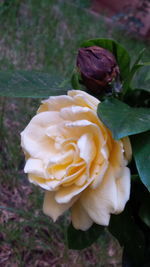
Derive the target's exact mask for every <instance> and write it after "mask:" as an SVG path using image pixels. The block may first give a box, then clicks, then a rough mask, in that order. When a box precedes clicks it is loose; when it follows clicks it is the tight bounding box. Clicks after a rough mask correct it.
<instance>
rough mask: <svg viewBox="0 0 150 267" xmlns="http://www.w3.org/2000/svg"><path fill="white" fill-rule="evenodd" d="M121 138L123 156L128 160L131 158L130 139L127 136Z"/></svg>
mask: <svg viewBox="0 0 150 267" xmlns="http://www.w3.org/2000/svg"><path fill="white" fill-rule="evenodd" d="M121 140H122V142H123V147H124V154H125V157H126V159H127V160H128V161H130V160H131V158H132V147H131V143H130V139H129V137H128V136H127V137H124V138H122V139H121Z"/></svg>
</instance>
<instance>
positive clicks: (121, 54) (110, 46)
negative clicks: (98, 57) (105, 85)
mask: <svg viewBox="0 0 150 267" xmlns="http://www.w3.org/2000/svg"><path fill="white" fill-rule="evenodd" d="M94 45H96V46H101V47H103V48H105V49H107V50H109V51H110V52H112V54H113V55H114V56H115V58H116V60H117V63H118V65H119V68H120V74H121V78H122V80H126V78H127V77H128V74H129V71H130V56H129V54H128V52H127V50H126V49H125V48H124V47H123V46H121V45H120V44H118V43H117V42H115V41H114V40H110V39H93V40H88V41H85V42H83V43H82V44H81V47H89V46H94Z"/></svg>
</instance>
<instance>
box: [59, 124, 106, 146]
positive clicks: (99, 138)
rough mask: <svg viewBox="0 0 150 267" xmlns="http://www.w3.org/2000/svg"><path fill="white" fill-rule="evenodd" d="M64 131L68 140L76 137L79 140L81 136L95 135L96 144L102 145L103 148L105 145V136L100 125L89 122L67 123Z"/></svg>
mask: <svg viewBox="0 0 150 267" xmlns="http://www.w3.org/2000/svg"><path fill="white" fill-rule="evenodd" d="M63 131H64V135H65V136H66V138H70V137H74V136H75V137H76V138H77V139H79V138H80V137H81V135H84V134H87V133H90V134H93V138H95V139H96V140H95V142H96V143H97V145H99V144H101V145H102V146H103V145H104V144H105V139H104V136H103V135H102V131H101V130H100V128H99V127H98V125H96V124H95V123H92V122H90V121H88V120H79V121H78V120H77V121H73V122H65V123H64V127H63Z"/></svg>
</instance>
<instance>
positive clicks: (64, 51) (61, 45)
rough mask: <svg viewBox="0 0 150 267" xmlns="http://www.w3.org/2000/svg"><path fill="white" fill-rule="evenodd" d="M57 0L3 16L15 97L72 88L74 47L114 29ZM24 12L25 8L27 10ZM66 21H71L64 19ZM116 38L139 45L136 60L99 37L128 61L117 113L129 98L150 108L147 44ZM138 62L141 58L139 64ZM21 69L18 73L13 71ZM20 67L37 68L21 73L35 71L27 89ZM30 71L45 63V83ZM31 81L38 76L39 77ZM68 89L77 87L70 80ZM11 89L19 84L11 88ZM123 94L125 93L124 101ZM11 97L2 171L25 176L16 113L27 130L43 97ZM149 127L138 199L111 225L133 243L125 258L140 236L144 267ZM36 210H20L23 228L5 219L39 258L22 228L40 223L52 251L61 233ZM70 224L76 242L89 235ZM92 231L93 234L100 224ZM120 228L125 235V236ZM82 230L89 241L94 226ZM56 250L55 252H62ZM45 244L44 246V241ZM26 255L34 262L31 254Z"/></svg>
mask: <svg viewBox="0 0 150 267" xmlns="http://www.w3.org/2000/svg"><path fill="white" fill-rule="evenodd" d="M13 2H15V1H13ZM29 2H30V3H29ZM52 2H55V3H53V4H55V6H54V5H53V4H52V7H50V6H49V1H28V4H24V6H23V8H19V9H18V6H17V12H16V6H15V12H14V13H13V17H11V10H13V6H11V8H9V16H6V17H5V14H6V13H5V12H3V14H4V16H3V20H4V21H5V23H4V24H3V25H4V32H5V33H3V36H4V39H3V43H4V45H3V47H4V48H5V46H6V47H7V51H10V56H8V53H6V52H5V49H3V50H2V53H1V58H0V59H1V62H0V63H1V68H2V69H4V70H5V69H6V68H8V69H9V71H8V72H7V71H6V72H5V71H3V72H1V79H0V80H1V88H0V90H1V95H2V96H4V95H5V96H6V95H7V96H10V97H12V96H14V97H16V96H21V97H33V98H37V97H46V96H48V95H50V94H54V90H55V89H56V88H55V87H54V84H55V82H56V84H57V88H58V86H59V85H61V86H60V87H59V88H60V90H58V91H57V92H56V91H55V94H57V93H58V94H60V93H63V88H66V87H67V86H65V83H67V81H65V79H64V78H63V77H68V76H69V75H68V74H69V73H70V72H71V70H72V68H73V58H74V55H75V52H73V51H76V48H77V47H78V46H79V43H81V40H83V39H85V38H96V36H104V37H105V36H107V34H106V33H105V32H108V31H107V30H106V27H105V26H104V24H103V23H102V21H101V20H97V19H96V18H94V17H92V16H91V15H90V14H88V13H84V12H83V9H80V7H77V8H74V7H70V6H68V5H67V4H66V3H63V1H61V3H59V8H58V9H57V8H56V1H52ZM52 2H51V3H52ZM59 2H60V1H59ZM77 2H78V3H79V1H76V3H77ZM84 2H85V1H84ZM16 3H17V1H16ZM78 3H77V4H78ZM79 6H80V4H79ZM57 7H58V6H57ZM22 10H23V11H24V12H22ZM28 10H29V11H28ZM26 12H27V13H26ZM42 13H43V14H44V16H43V17H42V16H41V14H42ZM73 13H74V14H75V15H74V16H72V14H73ZM22 17H23V19H22ZM50 17H51V19H50ZM78 18H80V19H78ZM62 21H63V22H64V23H62ZM17 25H20V26H18V27H17ZM37 25H38V27H37ZM66 25H67V26H66ZM87 28H88V31H87ZM61 32H62V33H64V35H63V34H62V35H63V37H61V35H60V33H61ZM116 36H117V37H116ZM111 37H116V38H115V39H117V40H118V41H119V42H120V43H125V45H126V47H129V48H130V51H133V55H132V58H131V59H130V56H129V55H128V52H127V51H126V49H124V48H123V47H122V45H121V46H120V45H119V44H118V43H117V42H115V41H113V40H106V39H105V41H106V43H104V41H103V40H104V39H103V40H99V41H97V42H99V44H101V45H102V43H103V46H105V45H106V44H107V47H106V48H107V49H108V46H109V49H110V51H112V52H113V53H114V54H115V55H116V57H117V59H118V64H119V65H120V67H121V69H122V71H121V77H122V85H123V88H124V89H123V91H122V93H121V94H119V95H117V96H116V95H113V99H114V97H115V101H119V102H120V105H121V106H120V112H119V111H118V109H117V108H118V105H117V106H116V109H115V105H114V114H117V116H118V115H120V113H121V111H122V105H125V104H124V103H123V102H126V104H127V105H129V106H130V111H131V113H132V111H133V110H134V111H135V108H138V107H141V108H143V107H144V108H145V109H146V110H147V109H148V108H149V103H150V102H148V98H149V87H142V86H143V81H142V80H141V81H140V85H139V79H146V77H147V81H149V69H148V67H144V68H143V75H140V74H139V73H140V72H139V71H141V72H142V69H141V70H140V67H141V66H143V64H141V62H140V61H141V58H140V57H138V59H137V60H136V59H135V58H134V57H135V55H136V54H137V51H139V50H140V49H141V48H142V47H143V44H141V43H140V42H138V43H137V41H136V40H132V39H131V40H130V41H129V39H128V38H126V36H125V37H124V36H123V35H122V33H118V35H117V33H112V35H111ZM22 40H23V42H22ZM94 41H95V39H94ZM88 42H89V41H88ZM88 42H87V43H88ZM97 45H98V43H97ZM144 46H145V45H144ZM120 49H121V51H123V52H122V53H121V52H119V51H120ZM24 51H26V52H24ZM16 54H17V57H16ZM124 54H126V57H125V58H124V60H121V59H122V58H123V57H122V56H123V55H124ZM121 55H122V56H121ZM133 58H134V60H133ZM16 61H17V62H16ZM124 61H125V62H124ZM133 61H134V62H135V63H134V64H133V65H131V64H132V62H133ZM39 62H40V63H39ZM123 64H126V65H123ZM14 69H15V71H13V70H14ZM16 69H28V70H29V71H28V72H26V71H24V72H21V73H22V74H21V79H24V78H25V79H26V75H28V77H30V79H28V80H27V83H26V84H25V86H24V87H23V84H22V82H21V80H19V81H18V83H17V85H16V87H15V83H14V80H11V79H10V77H13V75H18V73H19V72H20V71H18V72H17V71H16ZM30 69H37V70H38V69H40V70H41V69H42V72H40V83H37V80H36V76H35V72H34V73H32V72H31V71H30ZM131 70H132V71H131ZM137 70H138V72H137V73H138V75H137V76H136V73H135V71H137ZM145 70H146V71H145ZM147 70H148V71H147ZM45 72H46V73H50V74H51V75H50V74H45ZM54 73H55V75H56V73H58V75H57V78H56V79H55V78H54V75H53V74H54ZM59 73H60V75H59ZM125 73H130V75H129V76H128V77H127V75H125ZM24 75H25V76H24ZM38 75H39V74H38ZM45 75H46V76H45ZM47 75H48V76H47ZM145 76H146V77H145ZM15 77H16V76H15ZM45 77H46V82H47V85H48V84H49V88H47V86H42V83H43V81H45ZM8 78H9V83H8ZM5 79H6V80H5ZM54 79H55V81H54ZM31 80H32V81H33V82H31ZM59 80H60V82H59ZM79 80H80V77H76V82H77V84H78V85H80V84H79ZM135 80H136V81H137V83H138V86H136V87H135V86H134V81H135ZM2 81H3V84H2ZM12 81H13V82H12ZM62 81H65V82H64V83H62ZM144 83H145V80H144ZM8 84H9V86H8ZM2 85H3V86H2ZM52 85H53V87H52ZM68 87H69V88H71V85H68ZM72 87H73V88H74V84H72ZM140 87H141V88H140ZM10 88H11V90H9V89H10ZM137 88H138V89H137ZM84 89H85V88H84ZM143 89H144V90H143ZM7 90H8V91H7ZM37 90H38V92H37ZM39 90H40V91H39ZM51 90H53V91H51ZM61 90H62V91H61ZM116 97H117V98H118V99H116ZM3 100H5V99H4V98H2V102H5V104H4V103H3V104H2V105H1V107H4V106H5V108H3V111H4V112H2V114H3V115H4V116H1V117H4V119H5V124H3V123H1V127H2V124H3V129H2V128H1V133H0V134H1V144H0V151H1V150H2V148H3V151H2V153H1V156H3V157H4V158H5V160H3V163H4V165H5V166H3V168H2V170H1V172H3V171H4V170H5V169H15V170H17V171H19V173H20V176H21V177H22V173H21V171H22V168H23V157H22V156H21V157H20V154H19V153H18V152H17V151H16V150H19V141H17V142H16V128H15V127H16V125H12V124H11V123H10V122H11V121H12V118H13V115H14V116H17V118H16V122H18V121H19V120H20V121H22V117H23V120H24V121H23V122H22V124H21V125H20V126H19V130H17V133H18V135H19V131H20V130H21V128H23V127H24V125H25V124H26V122H27V121H28V120H29V118H30V117H31V116H32V114H33V111H34V108H35V105H37V102H35V101H34V100H33V99H32V100H30V99H24V100H22V99H17V100H16V99H13V103H14V106H15V107H14V106H12V105H10V103H8V102H7V100H5V101H3ZM102 100H103V99H102ZM23 101H24V102H23ZM111 101H112V98H109V97H107V99H106V100H105V101H104V102H103V105H104V106H105V105H106V106H107V104H108V103H110V104H111ZM112 102H113V101H112ZM18 105H20V106H19V108H20V115H16V114H17V111H16V110H17V109H18ZM127 105H126V108H127V109H128V108H129V106H127ZM104 106H103V107H104ZM106 106H105V111H104V113H103V115H102V114H101V111H98V114H100V116H101V119H103V120H106V119H110V113H109V110H108V109H107V108H106ZM15 109H16V110H15ZM142 110H143V109H142ZM6 112H7V115H6V114H5V113H6ZM115 112H116V113H115ZM18 114H19V112H18ZM22 114H24V115H22ZM136 115H137V114H136ZM6 116H7V117H9V123H8V118H7V117H6ZM18 116H20V117H18ZM142 119H143V118H142ZM132 121H133V120H132ZM111 122H112V129H115V127H116V123H117V122H116V120H115V116H114V117H113V119H112V118H111ZM141 123H142V120H141ZM8 124H10V125H8ZM131 126H132V127H133V126H134V125H132V123H131V120H129V124H128V126H125V125H124V127H123V128H122V130H123V131H126V129H128V127H131ZM144 127H146V128H145V129H144V130H142V131H144V132H143V133H140V134H138V133H139V132H136V135H135V132H133V135H132V139H131V141H132V145H133V150H134V158H135V161H136V166H137V167H136V166H135V164H134V159H133V160H132V162H131V166H132V167H131V170H132V172H133V174H135V175H136V177H137V178H136V179H135V182H134V179H133V182H132V189H133V190H132V194H131V195H132V197H131V200H130V201H129V205H128V206H127V210H125V211H124V212H125V213H122V214H121V215H117V216H115V217H114V216H112V220H111V224H110V228H109V231H110V232H111V233H112V234H114V236H116V238H118V240H119V242H120V244H121V245H122V246H125V250H124V251H125V253H124V258H126V256H127V257H129V258H130V259H131V258H132V255H133V254H134V253H135V251H133V248H132V247H131V246H129V249H128V244H129V242H130V241H131V237H130V235H132V241H134V240H135V244H133V243H134V242H133V243H132V242H131V243H130V245H131V244H133V247H134V246H135V247H136V248H137V249H138V250H136V251H137V259H138V255H139V260H138V261H139V265H140V266H142V264H143V263H140V260H141V261H142V257H143V256H141V255H142V253H143V250H144V254H146V250H147V251H148V242H149V228H148V227H149V225H150V224H149V193H148V190H147V189H146V187H145V186H144V185H143V184H142V183H141V182H140V181H142V182H143V183H144V184H145V185H146V186H147V187H148V188H149V177H148V171H149V165H148V160H149V158H147V155H148V153H149V152H148V151H149V150H148V149H149V143H148V141H149V140H148V139H149V138H148V135H147V134H148V133H149V132H147V130H148V129H149V125H148V123H147V124H145V123H144ZM13 133H14V136H13V139H12V135H13ZM119 133H120V132H119ZM128 134H129V132H126V135H128ZM141 140H142V141H141ZM141 142H142V143H141ZM2 145H3V146H2ZM140 153H143V154H144V161H143V155H142V154H141V155H140ZM147 159H148V160H147ZM0 163H1V162H0ZM146 163H147V164H146ZM143 164H144V166H146V169H145V168H143ZM137 173H139V176H137ZM20 176H19V177H20ZM1 177H2V175H1ZM6 177H7V179H8V182H9V183H10V184H11V183H12V180H13V181H14V180H15V179H17V178H16V177H17V175H16V173H13V175H12V176H11V177H10V178H9V175H6V173H5V176H4V178H3V181H5V182H4V183H6ZM23 184H24V181H23ZM23 190H24V189H23ZM8 191H9V189H8ZM22 192H23V191H22ZM38 194H39V192H36V193H35V194H34V196H35V198H37V197H36V195H38ZM35 203H37V199H35ZM135 203H136V205H135ZM9 204H10V203H7V205H8V206H9ZM32 206H34V205H33V202H32V203H31V206H30V207H27V209H28V208H29V209H30V208H31V207H32ZM128 207H129V221H128V219H127V218H128V215H127V213H128ZM17 209H18V208H16V210H15V212H16V213H17ZM38 209H39V207H36V210H35V216H37V214H38V213H36V212H37V211H38ZM40 209H41V207H40ZM32 214H33V213H32ZM32 214H30V215H29V216H27V217H26V215H27V214H26V213H24V214H23V213H22V215H21V214H20V216H22V217H23V218H25V219H23V220H25V223H24V221H23V222H22V218H21V219H20V223H19V225H20V224H21V227H20V226H19V227H16V228H15V227H14V230H13V231H12V229H11V228H9V227H6V225H4V228H7V231H8V232H7V235H6V236H5V237H4V238H5V239H7V240H9V238H10V243H11V246H12V247H13V246H15V245H16V247H17V248H18V249H19V246H20V243H22V244H24V245H23V247H22V251H20V253H21V255H24V250H25V246H26V247H27V248H28V250H31V253H30V257H31V254H32V255H33V254H34V253H35V250H34V247H35V243H34V242H33V244H31V243H32V242H31V243H30V242H29V243H28V241H27V240H28V239H26V241H25V243H24V239H20V238H19V237H20V236H21V231H22V229H24V227H23V228H22V225H23V223H24V224H26V225H27V228H25V229H27V230H26V232H27V233H28V231H29V234H30V235H31V233H33V229H34V226H37V231H35V233H34V237H35V238H36V237H37V236H38V237H39V235H41V236H42V235H43V236H44V241H43V247H45V246H47V247H46V249H48V248H49V244H50V243H49V242H50V233H51V232H53V230H52V229H53V228H52V226H49V220H46V219H45V218H44V219H43V218H42V222H44V224H45V225H46V227H44V228H43V226H42V224H41V220H40V219H39V221H38V218H37V217H36V218H35V220H34V219H33V221H32V218H31V217H32ZM41 216H42V215H41V214H39V218H41ZM124 219H125V221H126V224H123V227H125V235H123V233H122V228H121V226H122V222H124ZM120 221H121V223H120ZM30 222H31V225H29V224H30ZM129 222H130V225H129ZM32 223H33V224H32ZM11 224H12V222H11V219H10V222H9V225H11ZM9 225H8V226H9ZM60 225H61V227H62V221H61V222H60ZM113 225H115V227H113ZM49 227H50V228H49ZM65 227H66V224H65V226H64V228H65ZM4 228H1V232H2V233H3V232H5V231H6V230H5V229H4ZM45 228H46V229H45ZM64 228H63V227H62V228H61V229H62V230H61V231H60V232H61V233H60V235H64ZM120 228H121V229H120ZM69 229H70V233H69V234H68V239H69V240H72V239H70V237H71V236H72V235H73V236H75V237H76V238H77V239H78V238H79V239H80V237H81V235H82V234H83V233H82V234H81V233H80V232H79V234H78V233H77V232H76V231H75V229H72V228H71V227H70V228H69ZM118 229H120V232H119V231H118ZM57 230H58V229H56V232H57ZM133 230H134V231H133ZM90 231H91V232H92V229H91V230H90ZM132 231H133V232H132ZM58 232H59V230H58ZM74 233H75V235H74ZM100 233H101V231H99V230H98V232H97V236H96V237H97V238H98V237H99V235H100ZM118 233H120V236H119V234H118ZM5 234H6V233H5ZM82 236H83V239H82V242H83V243H84V242H85V241H86V240H87V239H88V237H89V233H87V236H86V232H84V234H83V235H82ZM84 236H85V240H84ZM100 236H102V235H100ZM136 236H138V238H137V240H136ZM129 238H130V239H129ZM53 239H56V240H57V234H56V235H55V233H54V236H53ZM15 240H18V242H16V241H15ZM45 240H46V241H45ZM63 240H64V236H63ZM31 241H33V240H31ZM93 241H94V240H93V236H92V238H91V239H88V243H85V245H84V246H85V247H86V246H88V245H90V244H91V243H92V242H93ZM15 242H16V243H15ZM53 242H54V240H53ZM140 242H141V244H140ZM59 243H61V242H60V240H58V242H57V244H59ZM145 244H146V248H145ZM36 245H37V244H36ZM61 245H62V243H61ZM138 245H139V246H140V248H141V249H139V247H138ZM55 246H56V244H55ZM69 246H70V247H71V246H73V240H72V241H70V244H69ZM56 248H57V247H56ZM56 248H55V249H54V250H57V249H56ZM72 248H73V247H72ZM126 248H127V249H126ZM38 249H39V247H38V245H37V247H36V253H39V251H38ZM40 249H41V250H42V248H41V247H40ZM59 249H60V250H61V246H60V247H59ZM18 251H19V250H18ZM37 251H38V252H37ZM49 253H51V252H49ZM67 253H68V252H67ZM132 253H133V254H132ZM44 255H45V254H44ZM49 255H51V254H49ZM134 255H135V254H134ZM18 257H19V255H18ZM147 258H148V256H147V255H146V257H145V262H144V263H146V261H147V262H148V259H147ZM23 259H24V260H26V259H25V257H24V258H23ZM21 261H22V258H20V262H21ZM131 261H132V259H131ZM32 266H33V263H32Z"/></svg>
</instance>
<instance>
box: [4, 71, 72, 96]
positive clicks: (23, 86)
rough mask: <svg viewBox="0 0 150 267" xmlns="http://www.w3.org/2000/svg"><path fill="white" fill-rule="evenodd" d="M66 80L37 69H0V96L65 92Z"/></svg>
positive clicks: (45, 94) (49, 94)
mask: <svg viewBox="0 0 150 267" xmlns="http://www.w3.org/2000/svg"><path fill="white" fill-rule="evenodd" d="M67 89H69V86H68V87H67V84H66V82H65V81H64V80H63V79H60V78H59V77H57V76H56V77H54V76H53V75H50V74H48V73H42V72H37V71H11V72H6V71H1V72H0V96H8V97H33V98H41V97H48V96H51V95H61V94H66V92H67Z"/></svg>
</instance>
